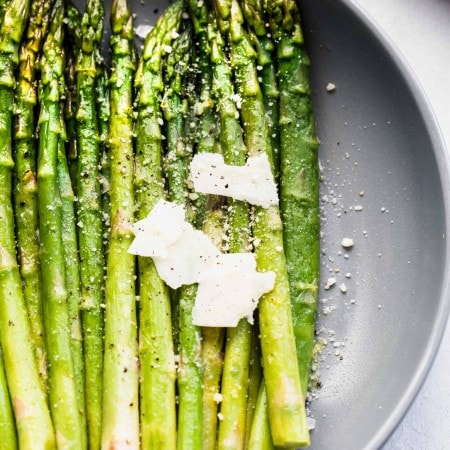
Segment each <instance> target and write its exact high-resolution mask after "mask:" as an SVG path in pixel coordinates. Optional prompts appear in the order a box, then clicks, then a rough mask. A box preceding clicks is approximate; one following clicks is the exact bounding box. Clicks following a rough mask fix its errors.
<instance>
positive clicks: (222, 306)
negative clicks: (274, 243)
mask: <svg viewBox="0 0 450 450" xmlns="http://www.w3.org/2000/svg"><path fill="white" fill-rule="evenodd" d="M274 283H275V273H274V272H264V273H261V272H257V271H256V260H255V257H254V255H253V254H252V253H228V254H221V255H220V257H219V258H218V260H217V264H215V265H212V266H211V267H210V268H208V269H207V270H205V271H204V272H203V273H202V275H201V277H200V280H199V285H198V291H197V298H196V301H195V305H194V308H193V311H192V323H193V324H194V325H197V326H204V327H235V326H236V325H237V324H238V322H239V320H240V319H241V318H243V317H246V318H247V320H248V321H249V322H250V323H253V311H254V310H255V308H256V306H257V305H258V299H259V297H261V295H263V294H264V293H266V292H268V291H270V290H272V289H273V286H274Z"/></svg>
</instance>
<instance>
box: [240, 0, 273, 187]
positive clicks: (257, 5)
mask: <svg viewBox="0 0 450 450" xmlns="http://www.w3.org/2000/svg"><path fill="white" fill-rule="evenodd" d="M239 3H240V5H241V8H242V12H243V14H244V17H245V20H246V23H247V29H248V37H249V39H250V41H251V43H252V44H253V46H254V48H255V50H256V54H257V56H256V58H257V61H258V67H257V70H258V75H259V80H260V86H261V91H262V95H263V101H264V106H265V110H266V118H267V126H268V127H269V130H270V140H271V147H272V157H273V167H274V173H275V179H276V180H277V181H278V178H279V171H280V132H279V125H278V123H279V107H280V105H279V97H280V92H279V89H278V78H277V60H276V55H275V43H274V41H273V39H272V38H271V35H270V30H268V29H267V25H266V21H265V10H264V6H265V4H264V2H263V1H262V0H248V1H240V2H239Z"/></svg>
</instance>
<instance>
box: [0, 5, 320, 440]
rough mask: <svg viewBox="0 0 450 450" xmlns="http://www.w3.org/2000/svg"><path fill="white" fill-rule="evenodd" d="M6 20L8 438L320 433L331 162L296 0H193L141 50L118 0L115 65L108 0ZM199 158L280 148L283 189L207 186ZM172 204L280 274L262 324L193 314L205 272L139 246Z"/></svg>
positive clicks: (3, 319)
mask: <svg viewBox="0 0 450 450" xmlns="http://www.w3.org/2000/svg"><path fill="white" fill-rule="evenodd" d="M0 19H1V22H0V23H1V26H0V218H1V220H0V350H1V351H0V435H1V437H2V445H3V446H4V448H8V449H10V448H11V449H14V448H20V449H32V448H33V449H34V448H45V449H51V448H61V449H63V448H64V449H65V448H74V449H75V448H77V449H83V448H85V449H86V448H89V449H100V448H103V449H116V448H117V449H119V448H130V449H137V448H141V447H142V448H144V449H154V448H161V449H175V448H179V449H200V448H204V449H215V448H220V449H227V448H229V449H239V448H250V449H269V448H274V447H283V448H296V447H299V446H307V445H309V442H310V437H309V431H308V426H307V421H306V410H305V398H306V394H307V389H308V378H309V372H310V368H311V360H312V347H313V344H314V330H315V319H316V306H317V292H318V279H319V273H318V270H319V213H318V164H317V139H316V136H315V129H314V119H313V115H312V108H311V95H310V90H309V85H308V65H309V61H308V58H307V56H306V54H305V49H304V45H303V37H302V32H301V24H300V14H299V11H298V7H297V5H296V3H295V1H293V0H266V1H264V2H263V1H260V0H249V1H239V0H210V1H206V0H205V1H201V2H199V1H197V0H185V1H183V0H175V1H174V2H173V3H172V4H171V5H170V6H169V7H168V8H167V9H166V10H165V11H164V12H163V13H162V14H161V16H160V17H159V19H158V20H157V22H156V24H155V26H154V27H153V28H152V29H151V31H150V32H149V33H148V35H147V37H146V39H145V43H144V47H143V50H142V54H141V55H138V52H137V51H136V49H135V47H134V44H133V39H134V33H133V32H134V29H133V14H132V11H131V10H130V8H129V5H128V4H127V0H113V3H112V8H111V17H110V21H111V38H110V43H109V48H108V51H109V52H110V54H111V58H110V59H111V67H110V68H107V67H106V65H105V63H104V61H103V59H102V56H101V55H102V51H104V49H102V48H101V45H102V39H103V21H104V8H103V4H102V2H101V1H100V0H86V5H85V11H84V12H83V13H82V12H80V11H79V10H78V9H77V8H76V7H75V6H74V5H73V4H72V3H70V2H68V3H64V2H63V1H62V0H54V1H52V2H46V1H43V0H32V1H29V0H9V1H3V2H1V4H0ZM36 111H38V112H39V114H36V115H35V112H36ZM197 154H205V155H206V154H217V155H222V156H223V158H224V161H225V163H226V164H227V165H228V166H243V165H245V164H246V161H247V160H248V158H252V157H258V156H261V155H263V156H264V157H265V158H266V159H267V161H268V162H269V164H270V171H271V173H272V177H273V179H274V180H276V182H277V185H278V192H279V202H277V204H271V205H270V206H269V207H265V206H258V205H252V204H250V203H247V202H246V201H244V200H242V199H241V200H239V199H234V198H232V197H224V196H222V195H218V194H213V193H202V192H195V191H194V189H193V185H192V180H191V179H190V176H189V172H190V165H191V161H192V159H193V157H194V156H195V155H197ZM161 200H166V201H170V202H172V203H174V204H177V205H182V206H183V207H184V209H185V211H186V220H187V222H188V223H189V224H190V225H189V226H192V227H194V228H197V229H198V230H202V232H203V234H204V235H205V236H207V237H208V239H210V240H211V242H212V243H214V245H215V246H216V248H217V249H218V251H220V252H222V253H238V254H242V253H249V252H250V253H252V254H254V256H255V259H256V264H257V270H258V271H259V272H273V273H274V279H275V283H274V286H273V289H271V290H270V291H269V292H267V293H265V294H263V296H262V297H261V298H260V300H259V304H258V309H257V314H255V320H254V322H255V323H254V324H250V323H249V322H248V320H247V319H246V318H245V317H244V318H242V319H241V320H240V321H239V323H238V324H237V326H236V327H232V328H226V329H225V328H222V327H214V326H199V325H196V322H195V320H194V319H193V308H194V304H195V302H196V297H197V288H198V286H197V284H196V283H194V284H185V285H183V286H181V287H180V288H178V289H172V288H169V287H168V286H167V284H166V283H165V282H164V279H163V278H162V277H161V276H160V274H159V272H158V270H157V265H156V264H155V262H154V261H153V260H152V258H150V257H145V256H139V257H138V258H136V257H135V256H134V255H132V254H131V253H130V252H129V248H130V245H131V244H132V241H133V238H134V236H133V230H135V229H134V228H133V224H134V223H135V222H136V221H138V220H143V219H145V218H146V217H147V216H148V215H149V214H150V213H151V212H152V210H153V209H154V208H155V206H156V205H157V204H158V202H160V201H161ZM230 284H233V280H230ZM2 448H3V447H2Z"/></svg>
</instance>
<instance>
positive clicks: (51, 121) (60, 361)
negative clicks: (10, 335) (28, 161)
mask: <svg viewBox="0 0 450 450" xmlns="http://www.w3.org/2000/svg"><path fill="white" fill-rule="evenodd" d="M63 18H64V12H63V7H62V4H61V3H60V2H58V3H57V4H56V6H55V9H54V12H53V16H52V22H51V25H50V31H49V34H48V36H47V38H46V40H45V43H44V47H43V54H42V61H41V70H42V78H41V86H40V90H41V94H40V106H41V111H40V118H39V125H40V137H39V152H38V183H39V198H38V200H39V201H38V203H39V216H40V236H41V245H42V283H43V296H44V299H45V301H44V321H45V327H46V330H48V332H47V333H46V336H45V337H46V344H47V354H48V361H49V400H50V408H51V412H52V418H53V423H54V425H55V431H56V434H57V436H58V445H62V443H65V445H68V446H71V447H72V448H80V449H81V448H84V442H85V434H84V432H83V427H82V421H81V419H80V405H79V403H78V395H77V384H76V380H75V372H74V365H73V357H72V342H71V334H70V324H69V310H68V306H67V300H68V292H67V287H66V272H65V252H64V243H63V227H62V218H63V216H62V204H61V197H60V193H59V186H58V178H57V176H58V174H57V164H58V163H57V161H58V148H59V143H60V142H59V141H60V140H61V139H62V138H63V137H64V130H63V128H62V118H61V107H60V100H61V90H62V89H61V87H62V86H63V85H64V83H62V78H63V51H62V42H63Z"/></svg>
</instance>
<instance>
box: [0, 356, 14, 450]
mask: <svg viewBox="0 0 450 450" xmlns="http://www.w3.org/2000/svg"><path fill="white" fill-rule="evenodd" d="M0 436H1V437H2V445H3V446H4V447H5V448H7V449H11V450H16V449H17V436H16V425H15V423H14V415H13V411H12V407H11V399H10V398H9V391H8V384H7V382H6V375H5V363H4V361H3V355H2V354H1V352H0Z"/></svg>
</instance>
